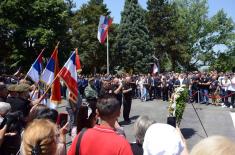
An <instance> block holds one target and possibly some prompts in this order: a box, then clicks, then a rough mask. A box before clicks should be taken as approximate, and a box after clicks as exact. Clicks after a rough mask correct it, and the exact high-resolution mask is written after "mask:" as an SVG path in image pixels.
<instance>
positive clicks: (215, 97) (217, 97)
mask: <svg viewBox="0 0 235 155" xmlns="http://www.w3.org/2000/svg"><path fill="white" fill-rule="evenodd" d="M197 93H200V95H202V96H207V97H208V98H212V99H223V98H227V97H231V96H232V95H234V94H235V93H230V94H229V95H226V96H223V97H221V96H214V95H207V94H202V93H201V92H200V91H196V92H195V93H194V94H193V95H192V96H191V97H193V96H195V95H196V94H197Z"/></svg>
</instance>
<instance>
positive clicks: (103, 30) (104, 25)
mask: <svg viewBox="0 0 235 155" xmlns="http://www.w3.org/2000/svg"><path fill="white" fill-rule="evenodd" d="M112 22H113V19H112V18H111V17H109V16H103V15H101V16H100V22H99V26H98V34H97V38H98V40H99V42H100V43H101V44H104V42H105V39H106V37H107V34H108V29H109V27H110V26H111V24H112Z"/></svg>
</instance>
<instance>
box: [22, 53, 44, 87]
mask: <svg viewBox="0 0 235 155" xmlns="http://www.w3.org/2000/svg"><path fill="white" fill-rule="evenodd" d="M43 51H44V50H43ZM43 51H42V52H41V53H40V54H39V56H38V57H37V59H36V60H35V61H34V63H33V65H32V66H31V68H30V69H29V71H28V73H27V75H26V76H28V77H30V78H31V79H32V80H33V81H34V82H35V83H38V82H39V80H40V75H41V72H42V53H43Z"/></svg>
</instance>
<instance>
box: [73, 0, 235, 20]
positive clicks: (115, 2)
mask: <svg viewBox="0 0 235 155" xmlns="http://www.w3.org/2000/svg"><path fill="white" fill-rule="evenodd" d="M74 1H75V3H76V7H77V8H80V6H81V5H82V4H83V3H87V2H88V1H89V0H74ZM124 1H125V0H104V3H105V4H107V7H108V8H109V10H110V11H111V16H112V17H114V22H115V23H119V22H120V20H121V11H122V10H123V7H124ZM146 2H147V0H139V3H140V5H141V6H142V7H143V8H145V9H146V7H147V4H146ZM208 2H209V14H208V15H209V17H211V16H213V15H214V14H216V12H217V11H218V10H220V9H224V11H225V12H226V13H227V14H228V16H230V17H232V18H233V21H235V0H208Z"/></svg>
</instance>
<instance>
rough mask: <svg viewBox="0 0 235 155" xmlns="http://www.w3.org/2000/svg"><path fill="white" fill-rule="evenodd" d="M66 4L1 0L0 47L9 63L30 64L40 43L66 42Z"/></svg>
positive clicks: (58, 0)
mask: <svg viewBox="0 0 235 155" xmlns="http://www.w3.org/2000/svg"><path fill="white" fill-rule="evenodd" d="M67 17H68V13H67V7H66V5H65V3H64V1H63V0H47V1H42V0H10V1H9V0H2V1H1V2H0V40H1V43H0V50H1V53H4V54H5V55H4V57H3V58H2V59H4V60H5V61H7V62H8V64H10V65H11V66H22V67H25V69H26V68H27V69H28V67H29V66H30V64H31V63H32V61H33V60H34V59H35V57H37V55H38V53H39V52H40V50H41V49H42V48H44V47H47V48H48V51H50V52H51V49H53V48H54V47H53V46H54V45H55V44H56V42H57V41H61V44H60V47H61V49H63V48H65V46H68V44H69V43H68V42H69V41H68V40H69V38H67V30H68V29H67V22H66V20H67Z"/></svg>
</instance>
